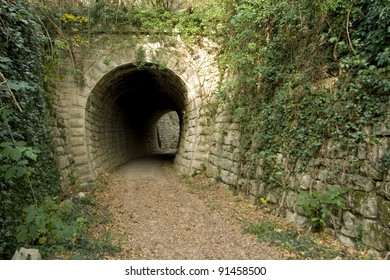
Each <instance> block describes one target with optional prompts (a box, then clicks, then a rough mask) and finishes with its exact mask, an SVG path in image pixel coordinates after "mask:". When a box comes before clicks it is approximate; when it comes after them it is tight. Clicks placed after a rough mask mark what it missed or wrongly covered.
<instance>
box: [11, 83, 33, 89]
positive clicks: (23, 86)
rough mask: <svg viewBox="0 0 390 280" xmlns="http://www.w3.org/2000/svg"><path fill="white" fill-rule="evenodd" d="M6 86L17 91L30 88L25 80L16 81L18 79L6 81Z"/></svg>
mask: <svg viewBox="0 0 390 280" xmlns="http://www.w3.org/2000/svg"><path fill="white" fill-rule="evenodd" d="M8 86H9V87H10V89H11V90H14V91H19V90H29V89H32V87H31V86H29V84H28V83H26V82H18V81H8Z"/></svg>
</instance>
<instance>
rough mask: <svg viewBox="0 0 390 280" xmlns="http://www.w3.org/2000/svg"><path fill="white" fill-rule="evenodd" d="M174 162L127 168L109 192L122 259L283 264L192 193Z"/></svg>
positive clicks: (112, 180) (114, 176)
mask: <svg viewBox="0 0 390 280" xmlns="http://www.w3.org/2000/svg"><path fill="white" fill-rule="evenodd" d="M172 159H173V158H172V157H170V156H169V155H168V156H167V155H166V156H165V157H164V156H156V157H150V158H146V159H140V160H136V161H133V162H131V163H128V164H126V165H123V166H122V167H120V168H118V169H117V170H116V171H115V172H113V173H112V174H111V175H110V176H109V178H110V179H109V184H108V186H107V189H106V190H105V191H104V192H103V194H102V195H103V196H104V197H105V200H106V201H109V208H110V211H111V213H112V215H113V219H114V223H113V227H114V228H113V229H112V231H113V234H114V236H116V237H115V238H116V239H117V241H118V242H120V244H121V247H122V248H123V252H122V253H120V254H119V255H118V256H116V258H119V259H194V260H197V259H278V258H280V254H279V253H278V252H276V251H275V249H274V248H270V247H267V246H265V245H261V244H259V243H258V242H257V241H256V240H255V238H254V237H252V236H250V235H247V234H243V232H242V229H241V227H240V226H239V225H238V224H235V223H232V222H231V221H229V220H228V219H226V217H224V216H223V215H221V214H220V213H218V211H215V210H213V209H212V207H210V205H207V203H205V201H204V200H202V199H200V198H199V197H198V196H197V195H194V194H192V193H190V192H189V191H188V185H186V183H185V182H184V181H183V179H182V178H180V177H179V176H178V175H176V173H175V171H174V169H173V160H172Z"/></svg>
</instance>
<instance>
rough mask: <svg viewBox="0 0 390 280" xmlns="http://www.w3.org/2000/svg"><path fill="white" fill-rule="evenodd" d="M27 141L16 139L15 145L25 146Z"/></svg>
mask: <svg viewBox="0 0 390 280" xmlns="http://www.w3.org/2000/svg"><path fill="white" fill-rule="evenodd" d="M26 145H27V143H26V142H24V141H18V142H16V143H15V146H16V147H26Z"/></svg>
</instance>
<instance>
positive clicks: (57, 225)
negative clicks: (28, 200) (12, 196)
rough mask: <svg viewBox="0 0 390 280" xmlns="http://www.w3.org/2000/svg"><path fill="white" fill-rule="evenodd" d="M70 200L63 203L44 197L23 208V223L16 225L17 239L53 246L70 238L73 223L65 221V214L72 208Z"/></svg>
mask: <svg viewBox="0 0 390 280" xmlns="http://www.w3.org/2000/svg"><path fill="white" fill-rule="evenodd" d="M72 207H73V203H71V202H70V201H69V202H68V203H65V204H64V205H60V204H57V203H56V202H55V201H54V200H53V199H51V198H46V199H45V201H44V202H43V203H42V204H41V205H39V206H37V205H30V206H28V207H26V208H24V209H23V212H24V213H25V215H26V218H25V220H24V223H23V224H21V225H19V226H18V227H17V235H16V238H17V241H18V242H20V243H22V244H23V245H29V246H34V245H45V246H53V245H59V244H63V243H64V242H66V241H68V242H69V241H70V240H72V238H73V237H74V234H75V233H76V229H77V228H76V226H75V225H68V224H66V223H65V219H66V214H67V213H69V212H70V211H71V210H72Z"/></svg>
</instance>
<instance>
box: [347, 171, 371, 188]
mask: <svg viewBox="0 0 390 280" xmlns="http://www.w3.org/2000/svg"><path fill="white" fill-rule="evenodd" d="M347 182H348V185H349V186H350V187H351V188H352V189H353V190H358V191H360V190H361V191H372V190H373V189H374V186H375V184H374V181H373V180H372V179H371V178H367V177H364V176H361V175H356V174H348V175H347Z"/></svg>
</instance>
